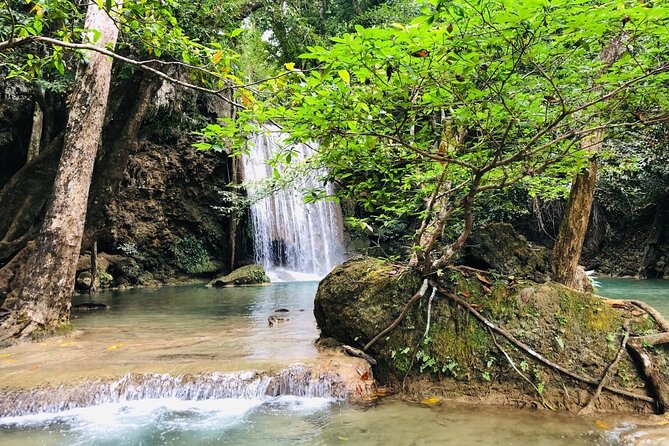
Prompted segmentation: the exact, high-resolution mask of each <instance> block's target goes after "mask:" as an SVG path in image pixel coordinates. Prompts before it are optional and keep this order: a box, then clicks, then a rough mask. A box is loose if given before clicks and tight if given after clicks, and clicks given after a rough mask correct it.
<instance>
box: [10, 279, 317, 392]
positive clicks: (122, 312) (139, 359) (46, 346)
mask: <svg viewBox="0 0 669 446" xmlns="http://www.w3.org/2000/svg"><path fill="white" fill-rule="evenodd" d="M316 287H317V284H316V283H315V282H304V283H292V284H275V285H271V286H261V287H239V288H205V287H203V286H188V287H164V288H158V289H137V290H129V291H125V292H118V291H112V292H104V293H100V294H99V295H98V296H96V300H97V301H100V302H104V303H107V304H109V305H110V306H111V309H110V310H107V311H98V312H90V313H87V312H81V313H78V314H74V316H75V317H77V318H76V319H73V325H74V328H75V329H76V330H79V331H80V332H79V333H78V334H76V335H75V336H73V337H70V338H60V339H50V340H47V341H44V342H41V343H33V344H24V345H20V346H15V347H11V348H8V349H5V350H3V354H4V355H5V357H4V358H5V359H2V360H0V377H1V379H2V385H4V386H9V387H30V386H35V385H40V384H43V383H46V382H50V383H52V384H61V383H69V382H71V381H73V380H81V379H82V378H88V379H97V378H118V377H120V376H123V375H125V374H126V373H128V372H135V373H149V372H156V373H171V374H174V375H178V374H183V373H190V372H208V371H220V372H227V371H239V370H249V369H255V370H268V369H270V368H272V369H278V368H283V367H285V366H287V365H290V364H292V363H295V362H309V361H313V360H314V359H315V358H316V356H317V351H316V347H315V346H314V344H313V341H314V339H316V338H317V337H318V330H317V328H316V322H315V320H314V317H313V298H314V295H315V293H316ZM86 299H87V297H79V298H78V299H77V301H75V303H79V302H81V301H85V300H86ZM279 308H286V309H288V310H289V311H288V312H286V313H281V316H282V317H285V318H288V319H289V321H288V322H286V323H283V324H280V325H278V326H276V327H270V326H269V324H268V322H267V318H268V317H269V316H270V315H272V314H274V311H275V310H277V309H279ZM28 371H29V373H27V372H28Z"/></svg>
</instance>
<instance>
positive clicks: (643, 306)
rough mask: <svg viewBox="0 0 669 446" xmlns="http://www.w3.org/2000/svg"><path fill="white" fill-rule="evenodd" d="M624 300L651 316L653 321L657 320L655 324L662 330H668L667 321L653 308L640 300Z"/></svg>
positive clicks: (668, 324)
mask: <svg viewBox="0 0 669 446" xmlns="http://www.w3.org/2000/svg"><path fill="white" fill-rule="evenodd" d="M625 302H629V303H631V304H632V305H634V306H635V307H638V308H640V309H642V310H643V311H645V312H646V313H648V314H650V315H651V316H653V319H655V322H657V325H659V326H660V328H661V329H662V331H664V332H669V322H667V321H666V320H665V319H664V317H662V315H661V314H660V313H659V312H658V311H657V310H656V309H655V308H653V307H651V306H650V305H648V304H647V303H646V302H642V301H640V300H626V301H625Z"/></svg>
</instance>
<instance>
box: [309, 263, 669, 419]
mask: <svg viewBox="0 0 669 446" xmlns="http://www.w3.org/2000/svg"><path fill="white" fill-rule="evenodd" d="M439 280H440V283H441V286H442V288H445V289H447V290H448V291H449V293H452V294H453V295H455V296H457V297H459V298H460V299H461V300H463V301H465V302H467V303H469V304H470V305H471V306H472V307H473V308H475V309H476V310H477V311H478V312H479V313H480V314H481V315H482V316H483V317H485V318H486V319H487V320H488V321H490V322H491V323H493V324H495V326H499V327H501V328H502V329H503V330H504V331H505V332H507V333H509V334H510V335H512V336H513V337H515V338H516V339H517V340H519V341H520V342H522V343H524V344H526V345H527V346H529V348H530V349H532V350H533V351H535V352H538V353H539V354H541V355H543V356H544V357H545V358H547V359H549V360H550V361H552V362H554V363H557V364H559V365H561V366H562V367H564V368H566V369H568V370H570V371H573V372H574V373H576V374H578V375H581V376H586V377H591V378H593V379H594V380H599V379H601V377H602V376H603V374H604V371H605V369H606V368H607V367H608V365H609V364H610V363H611V362H612V361H613V358H614V357H615V355H616V353H617V352H618V350H619V348H620V342H621V339H622V332H623V329H624V327H628V329H629V330H630V332H631V333H632V334H633V335H644V334H649V333H652V332H654V331H656V330H657V326H656V323H655V320H654V319H652V317H650V316H649V315H647V314H646V313H643V314H641V312H639V311H635V310H633V309H630V308H626V307H624V306H620V307H619V306H618V305H615V306H614V305H611V304H610V303H611V302H610V301H608V300H606V299H603V298H601V297H599V296H596V295H593V294H591V293H580V292H575V291H572V290H570V289H568V288H566V287H564V286H562V285H560V284H556V283H552V282H547V283H536V282H533V281H524V280H520V279H518V278H516V279H514V280H509V279H508V278H505V279H503V280H496V279H495V276H494V275H493V274H485V273H482V272H479V271H473V270H468V269H465V268H459V269H456V268H453V269H447V270H444V271H442V272H441V274H440V279H439ZM421 283H422V278H421V277H419V276H418V275H417V274H416V273H415V272H413V271H411V270H409V269H405V268H402V267H398V266H395V265H392V264H388V263H384V262H383V261H380V260H378V259H372V258H361V259H355V260H351V261H348V262H346V263H344V264H343V265H340V266H338V267H337V268H335V269H334V270H333V271H332V273H331V274H329V275H328V276H327V277H326V278H325V279H324V280H323V281H322V282H321V284H320V285H319V288H318V292H317V295H316V300H315V306H314V314H315V316H316V321H317V323H318V326H319V328H320V329H321V336H322V337H332V338H335V339H336V340H337V341H340V342H342V343H344V344H348V345H351V346H354V347H357V348H363V347H364V346H365V344H366V343H367V342H369V341H370V340H371V339H373V338H374V337H375V336H376V335H377V334H378V333H380V332H381V331H382V330H383V329H385V328H386V327H388V326H389V325H390V324H391V323H392V322H393V321H394V320H395V319H396V318H397V317H398V316H399V314H400V313H401V311H402V309H403V308H404V306H405V304H406V302H407V301H408V300H409V299H410V298H411V296H412V295H414V294H415V293H416V292H417V291H418V290H419V288H420V286H421ZM431 295H432V293H431V290H430V289H428V291H427V293H426V294H425V296H424V297H423V298H421V299H420V300H419V301H418V302H417V303H416V304H415V305H413V306H412V307H411V309H410V310H409V311H408V312H407V314H406V317H405V318H404V319H403V320H402V322H401V323H400V324H399V325H398V326H397V328H395V329H394V330H393V331H391V332H390V333H388V335H386V336H384V337H383V338H381V339H380V340H379V341H378V342H377V343H375V344H374V345H373V346H371V347H370V349H369V350H368V353H370V354H371V355H372V356H373V357H374V358H375V359H376V360H377V362H378V366H377V370H375V374H376V376H378V377H379V378H380V379H381V381H382V382H383V383H384V384H389V385H393V384H396V385H399V383H402V382H404V384H407V383H409V387H411V385H412V383H419V382H424V381H425V382H427V385H426V386H424V387H423V388H422V390H421V389H417V390H416V392H418V393H421V392H423V391H425V392H423V393H422V395H421V396H426V395H428V394H429V393H432V395H434V392H435V390H434V389H435V388H436V389H440V392H439V393H444V394H445V393H446V392H448V394H449V397H451V396H452V398H453V399H465V400H466V399H467V398H470V400H471V399H474V400H476V401H479V400H481V399H488V400H489V401H490V402H493V403H502V404H516V405H523V404H533V402H536V401H544V402H545V403H546V404H548V405H550V407H555V408H562V409H572V410H578V409H579V408H580V407H582V406H583V405H584V404H585V403H587V401H588V400H589V398H590V393H589V392H590V391H592V387H591V386H589V385H587V384H583V383H581V382H579V381H575V380H573V379H571V378H567V377H565V376H564V375H561V374H559V373H557V372H556V371H555V370H553V369H552V368H550V367H547V366H545V365H542V364H540V363H538V362H536V361H535V360H533V359H531V358H528V357H527V355H525V354H523V353H522V352H521V351H520V350H518V349H517V348H515V347H514V346H512V345H511V344H510V343H509V342H508V341H507V340H506V339H504V338H503V337H502V336H500V335H499V334H496V335H495V337H494V338H493V334H492V333H491V331H490V330H489V329H488V327H487V326H486V325H485V324H483V323H482V322H481V321H479V320H477V319H476V318H475V317H474V316H473V314H472V313H470V312H468V311H467V310H466V309H465V308H463V307H462V306H460V305H458V304H457V303H456V302H455V300H454V299H452V298H449V297H448V296H445V295H443V294H441V293H436V294H435V295H434V296H432V299H430V296H431ZM428 319H429V329H428V328H427V327H428ZM505 353H506V354H507V355H508V357H507V356H506V355H505ZM651 354H652V355H653V356H654V359H655V360H656V362H657V364H658V368H659V369H660V370H662V373H663V376H664V378H665V379H666V380H667V381H668V382H669V360H668V355H667V351H666V350H663V349H662V348H654V349H652V352H651ZM510 360H511V361H513V366H512V365H511V362H510ZM514 367H515V369H514ZM516 369H517V370H516ZM518 371H520V372H522V374H523V375H525V377H526V378H527V379H529V380H530V381H531V382H532V385H530V384H529V383H528V381H527V380H526V379H525V378H522V377H521V376H520V374H519V373H518ZM405 377H407V378H406V379H405ZM609 383H610V385H613V386H616V387H620V388H624V389H627V390H634V391H636V392H637V393H640V394H645V392H644V388H645V382H644V380H643V378H642V376H640V374H639V372H638V370H637V368H636V366H635V364H634V362H633V361H632V359H630V358H629V357H627V356H625V358H624V359H623V360H621V361H620V363H619V365H618V369H617V372H616V373H615V375H614V376H612V377H611V379H610V381H609ZM403 388H405V389H406V388H407V387H403ZM426 389H427V390H426ZM491 389H493V390H494V391H493V390H491ZM428 396H429V395H428ZM596 408H597V409H598V410H648V411H650V410H651V409H652V405H650V404H648V403H645V402H640V401H635V400H630V399H625V398H623V397H619V396H616V395H613V394H610V393H607V392H604V394H602V396H600V398H599V399H598V401H597V406H596Z"/></svg>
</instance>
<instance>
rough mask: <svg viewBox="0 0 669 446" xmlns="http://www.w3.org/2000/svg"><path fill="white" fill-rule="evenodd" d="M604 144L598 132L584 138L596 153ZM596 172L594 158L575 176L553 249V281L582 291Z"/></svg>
mask: <svg viewBox="0 0 669 446" xmlns="http://www.w3.org/2000/svg"><path fill="white" fill-rule="evenodd" d="M602 141H603V134H602V132H597V133H595V134H594V135H592V136H591V137H590V138H586V139H584V140H583V143H582V144H581V145H582V146H585V147H588V149H586V150H590V151H592V152H593V153H597V152H598V151H599V150H600V148H601V145H602ZM597 170H598V165H597V160H595V159H592V160H591V161H590V165H589V166H588V168H587V169H585V170H583V171H581V172H580V173H579V174H578V175H576V178H575V179H574V183H573V184H572V186H571V191H570V193H569V203H568V204H567V209H566V211H565V213H564V217H563V219H562V224H561V225H560V231H559V232H558V236H557V240H556V241H555V247H554V248H553V275H554V279H555V280H556V281H558V282H560V283H562V284H564V285H566V286H568V287H570V288H573V289H577V290H582V289H583V283H582V281H581V280H579V278H580V276H579V275H578V274H577V270H578V262H579V261H580V260H581V250H582V248H583V242H584V241H585V235H586V233H587V232H588V222H589V221H590V211H591V209H592V202H593V200H594V198H595V183H596V181H597Z"/></svg>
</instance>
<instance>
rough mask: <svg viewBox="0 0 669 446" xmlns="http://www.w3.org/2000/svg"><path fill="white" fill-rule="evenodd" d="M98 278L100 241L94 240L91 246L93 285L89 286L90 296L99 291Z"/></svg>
mask: <svg viewBox="0 0 669 446" xmlns="http://www.w3.org/2000/svg"><path fill="white" fill-rule="evenodd" d="M97 278H98V242H93V246H92V247H91V286H90V287H88V296H89V297H91V298H92V297H93V296H94V295H95V293H97V291H98V290H97V287H96V286H95V281H96V280H97Z"/></svg>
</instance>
